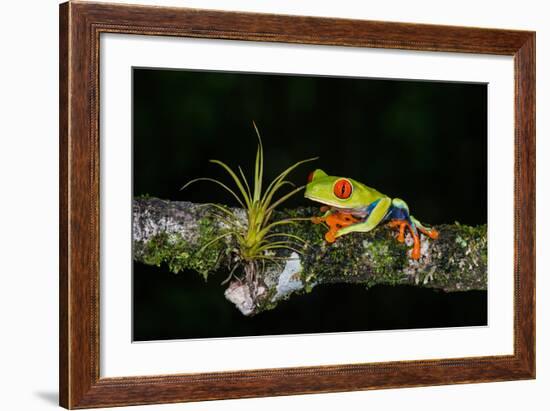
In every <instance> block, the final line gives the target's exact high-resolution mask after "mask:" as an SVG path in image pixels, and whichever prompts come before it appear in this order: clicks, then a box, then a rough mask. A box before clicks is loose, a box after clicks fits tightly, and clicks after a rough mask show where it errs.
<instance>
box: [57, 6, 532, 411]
mask: <svg viewBox="0 0 550 411" xmlns="http://www.w3.org/2000/svg"><path fill="white" fill-rule="evenodd" d="M101 33H126V34H136V35H155V36H175V37H199V38H209V39H231V40H254V41H271V42H285V43H300V44H317V45H333V46H354V47H369V48H385V49H405V50H420V51H433V52H460V53H483V54H494V55H504V56H513V58H514V71H515V102H514V110H515V120H514V121H515V178H514V185H515V186H514V187H515V190H514V191H515V193H514V195H515V199H514V210H515V221H514V227H515V232H514V250H515V252H514V290H515V293H514V354H513V355H506V356H485V357H475V358H460V359H441V360H417V361H416V360H415V361H398V362H384V363H367V364H353V365H349V364H348V365H346V364H341V365H335V366H317V367H297V368H281V369H268V370H266V369H261V370H242V371H235V372H212V373H200V374H177V375H163V376H152V377H147V376H145V377H121V378H100V372H99V352H100V349H101V347H100V340H99V299H100V295H99V243H100V242H99V230H100V221H99V121H100V119H99V48H100V34H101ZM59 47H60V119H59V121H60V278H59V282H60V374H59V375H60V377H59V380H60V386H59V389H60V405H62V406H63V407H66V408H71V409H72V408H90V407H106V406H125V405H137V404H152V403H172V402H182V401H200V400H213V399H223V398H246V397H259V396H274V395H291V394H304V393H320V392H337V391H353V390H366V389H381V388H397V387H413V386H425V385H441V384H461V383H474V382H488V381H505V380H519V379H531V378H534V377H535V33H534V32H528V31H512V30H495V29H482V28H466V27H449V26H435V25H421V24H404V23H388V22H378V21H358V20H344V19H331V18H316V17H297V16H280V15H268V14H252V13H231V12H219V11H206V10H195V9H184V8H167V7H166V8H165V7H149V6H131V5H113V4H94V3H80V2H69V3H64V4H62V5H60V44H59Z"/></svg>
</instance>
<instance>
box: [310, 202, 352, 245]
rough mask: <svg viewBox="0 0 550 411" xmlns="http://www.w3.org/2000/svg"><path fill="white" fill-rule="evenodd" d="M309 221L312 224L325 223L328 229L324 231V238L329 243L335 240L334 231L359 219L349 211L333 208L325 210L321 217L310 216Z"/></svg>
mask: <svg viewBox="0 0 550 411" xmlns="http://www.w3.org/2000/svg"><path fill="white" fill-rule="evenodd" d="M311 221H312V222H313V223H314V224H320V223H322V222H324V223H326V224H327V225H328V227H329V230H328V231H327V232H326V233H325V240H326V241H327V242H329V243H333V242H334V241H336V233H337V232H338V231H339V230H340V229H342V228H343V227H348V226H351V225H354V224H356V223H357V222H358V221H359V220H358V219H356V218H355V217H354V216H353V215H352V214H351V213H347V212H343V211H335V210H330V209H329V210H327V211H326V212H325V214H324V215H323V216H321V217H312V218H311Z"/></svg>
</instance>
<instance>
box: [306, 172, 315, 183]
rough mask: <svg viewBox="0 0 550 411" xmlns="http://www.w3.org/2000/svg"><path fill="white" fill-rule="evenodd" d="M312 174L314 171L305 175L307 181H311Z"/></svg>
mask: <svg viewBox="0 0 550 411" xmlns="http://www.w3.org/2000/svg"><path fill="white" fill-rule="evenodd" d="M313 174H315V171H312V172H311V173H309V174H308V175H307V182H308V183H311V182H312V181H313Z"/></svg>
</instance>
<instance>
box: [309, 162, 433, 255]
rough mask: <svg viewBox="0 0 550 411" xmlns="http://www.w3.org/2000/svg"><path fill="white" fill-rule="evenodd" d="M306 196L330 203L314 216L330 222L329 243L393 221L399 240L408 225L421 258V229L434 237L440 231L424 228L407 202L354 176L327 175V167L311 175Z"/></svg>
mask: <svg viewBox="0 0 550 411" xmlns="http://www.w3.org/2000/svg"><path fill="white" fill-rule="evenodd" d="M305 197H306V198H309V199H310V200H313V201H316V202H319V203H322V204H324V205H325V206H329V209H328V210H327V211H326V213H325V214H324V215H323V216H322V217H320V218H319V217H316V218H314V219H313V221H314V222H315V223H319V222H321V221H324V222H326V223H327V224H328V225H329V227H330V230H329V232H328V233H327V235H326V236H325V238H326V240H327V241H329V242H333V241H335V239H336V238H337V237H340V236H342V235H345V234H349V233H352V232H367V231H371V230H372V229H374V228H375V227H377V226H378V225H379V224H381V223H386V222H387V223H389V225H390V226H391V227H398V228H399V236H398V237H397V238H398V240H399V241H401V242H403V241H404V239H405V236H404V234H405V228H408V229H409V231H410V232H411V235H412V237H413V240H414V246H413V251H412V254H411V257H412V258H413V259H416V260H417V259H419V258H420V236H419V234H418V231H420V232H422V233H423V234H425V235H427V236H429V237H430V238H432V239H435V238H437V236H438V233H437V231H435V230H433V229H428V228H426V227H424V226H423V225H422V224H421V223H420V222H419V221H418V220H417V219H415V218H414V217H413V216H412V215H410V213H409V207H408V206H407V203H405V201H403V200H401V199H399V198H394V199H391V198H390V197H388V196H386V195H385V194H382V193H381V192H379V191H378V190H376V189H374V188H371V187H368V186H366V185H364V184H362V183H360V182H358V181H355V180H353V179H351V178H344V177H335V176H329V175H327V174H326V173H325V172H324V171H323V170H319V169H318V170H315V171H314V172H313V173H311V174H310V177H309V179H308V184H307V186H306V191H305Z"/></svg>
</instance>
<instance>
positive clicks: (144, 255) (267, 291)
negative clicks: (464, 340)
mask: <svg viewBox="0 0 550 411" xmlns="http://www.w3.org/2000/svg"><path fill="white" fill-rule="evenodd" d="M216 210H217V209H216V207H214V206H208V205H202V204H194V203H190V202H179V201H165V200H159V199H156V198H136V199H134V202H133V246H134V247H133V249H134V260H136V261H140V262H143V263H145V264H151V265H157V266H161V265H162V264H166V266H167V267H168V269H169V270H170V271H172V272H174V273H178V272H179V271H181V270H184V269H192V270H195V271H197V272H198V273H200V274H201V275H203V276H204V278H205V279H207V278H208V275H209V274H210V273H212V272H215V271H217V270H223V271H226V272H227V273H229V271H230V270H231V268H232V267H233V266H234V264H233V259H234V249H235V244H232V239H231V236H229V235H228V236H224V234H225V233H226V232H227V231H226V230H227V224H226V223H224V221H223V219H222V218H219V210H218V212H216ZM240 211H242V213H241V212H240ZM240 211H239V210H236V216H237V217H238V218H241V220H242V221H241V222H240V223H241V224H246V217H245V213H244V211H243V210H240ZM318 214H319V210H318V208H314V207H303V208H298V209H294V210H284V211H280V212H277V213H275V214H274V215H273V219H274V221H276V220H279V219H282V218H289V217H311V216H313V215H318ZM241 216H242V217H241ZM278 229H279V232H280V233H285V234H290V235H293V236H298V237H301V238H303V239H305V240H306V241H307V246H306V247H305V249H304V251H303V253H302V254H297V253H295V252H291V251H289V250H284V249H281V250H280V251H278V252H277V255H276V257H277V259H278V261H280V263H273V262H271V261H266V262H265V264H263V269H262V270H261V273H260V278H259V284H260V285H259V287H256V288H254V291H252V287H251V284H247V283H246V279H245V276H243V275H241V274H242V273H235V274H236V276H237V278H241V280H239V279H235V280H233V281H231V282H230V283H229V285H228V287H227V289H226V290H225V296H226V298H227V299H228V300H229V301H231V302H233V303H234V304H235V305H236V306H237V308H238V309H239V310H240V311H241V312H242V313H243V314H245V315H253V314H257V313H259V312H261V311H265V310H267V309H272V308H275V307H276V306H277V304H278V303H279V302H280V301H281V300H284V299H287V298H289V297H290V296H291V295H292V294H294V293H300V292H309V291H311V289H313V287H315V286H316V285H318V284H328V283H357V284H363V285H364V286H365V287H372V286H374V285H376V284H392V285H397V284H409V285H416V286H420V287H430V288H436V289H440V290H443V291H446V292H454V291H467V290H485V289H487V226H486V225H483V226H478V227H469V226H464V225H460V224H452V225H440V226H437V227H436V229H437V230H438V231H439V233H440V235H439V238H438V239H437V240H430V239H429V238H427V237H425V236H422V258H421V259H420V260H418V261H415V260H412V259H410V258H409V250H410V248H411V247H410V245H411V242H412V239H411V238H407V240H406V244H401V243H399V242H397V241H396V240H395V231H394V230H390V229H389V228H387V227H385V226H381V227H379V228H376V229H375V230H373V231H372V232H370V233H353V234H350V235H347V236H344V237H341V238H339V239H338V240H337V241H336V243H334V244H327V243H326V242H325V241H324V239H323V235H324V232H325V231H326V228H324V227H323V226H322V225H314V224H312V223H310V222H309V221H299V222H296V223H295V224H291V225H281V226H280V227H279V228H278ZM217 237H220V240H219V241H212V240H213V239H215V238H217ZM209 243H210V244H209ZM207 244H208V246H207V247H204V246H205V245H207Z"/></svg>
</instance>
